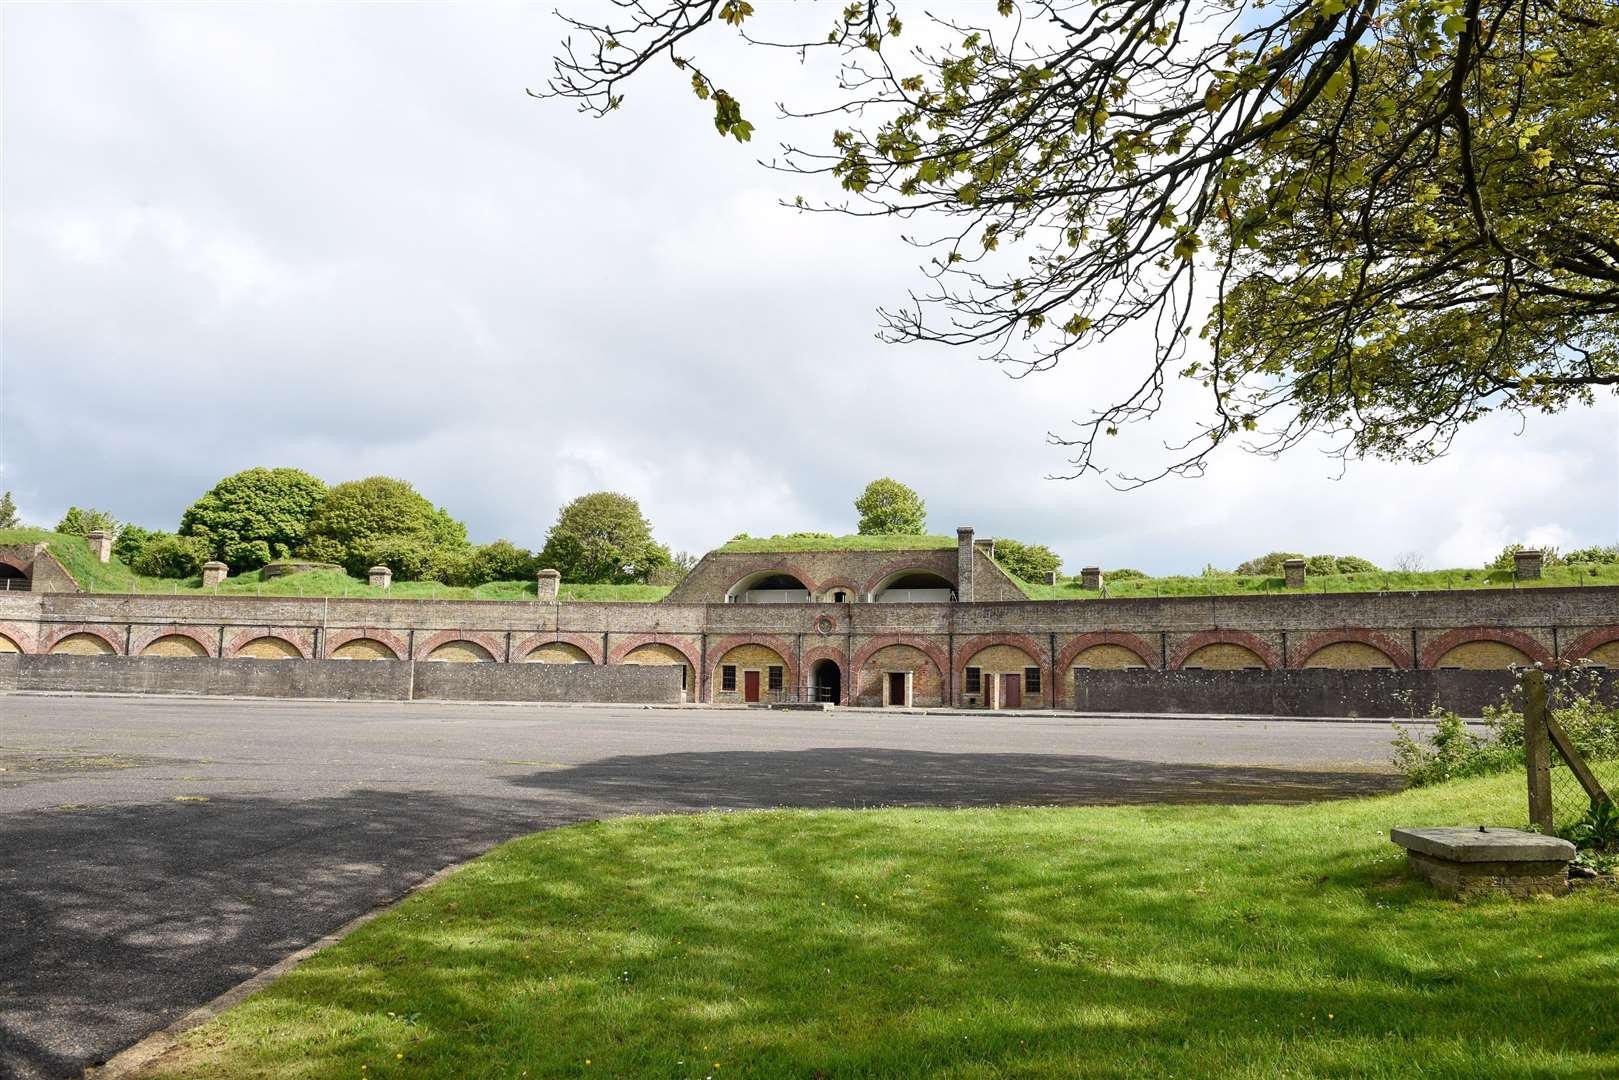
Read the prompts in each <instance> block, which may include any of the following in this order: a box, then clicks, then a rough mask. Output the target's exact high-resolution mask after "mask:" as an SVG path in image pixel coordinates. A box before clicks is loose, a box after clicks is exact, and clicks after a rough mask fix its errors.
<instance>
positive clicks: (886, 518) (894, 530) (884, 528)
mask: <svg viewBox="0 0 1619 1080" xmlns="http://www.w3.org/2000/svg"><path fill="white" fill-rule="evenodd" d="M854 508H855V510H857V511H859V513H860V525H859V527H858V528H857V529H856V531H857V532H859V533H860V535H861V536H873V535H877V536H896V535H917V536H920V535H921V534H922V533H925V532H927V531H928V508H927V503H925V502H923V501H922V496H920V495H918V494H917V493H916V492H915V491H913V490H911V489H910V488H908V487H906V486H905V485H904V484H902V483H900V482H899V481H898V480H893V479H890V478H889V477H886V476H885V477H883V478H882V479H880V480H873V481H872V482H871V483H869V484H867V485H866V490H865V491H863V492H861V493H860V498H858V499H856V500H855V501H854Z"/></svg>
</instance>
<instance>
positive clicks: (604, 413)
mask: <svg viewBox="0 0 1619 1080" xmlns="http://www.w3.org/2000/svg"><path fill="white" fill-rule="evenodd" d="M0 19H3V22H4V25H3V30H4V139H3V151H4V166H3V169H4V175H3V179H4V267H3V270H4V283H3V288H4V295H3V300H4V328H3V342H0V344H3V348H4V356H3V361H4V364H3V374H4V384H3V388H0V423H3V430H0V466H3V473H0V487H6V488H10V489H12V490H13V491H14V492H15V493H16V497H17V501H18V503H19V504H20V506H21V509H22V511H23V514H24V517H25V518H26V519H28V520H30V521H31V522H35V523H41V524H47V525H48V524H52V523H54V522H55V520H56V519H57V517H58V516H59V515H60V514H61V512H62V510H63V509H65V508H66V507H67V506H68V505H69V504H71V503H76V504H79V505H93V506H97V507H101V508H104V509H107V510H110V511H112V512H114V513H115V514H117V515H118V516H119V517H121V518H124V519H126V520H130V521H135V522H138V523H140V524H143V525H146V526H149V527H161V528H173V527H174V526H175V525H176V524H177V522H178V519H179V515H180V513H181V511H182V510H183V509H184V508H185V507H186V505H187V504H188V503H190V502H191V500H192V499H194V498H195V497H196V496H197V495H198V494H199V493H201V492H202V491H203V490H205V489H206V488H207V487H208V486H209V485H211V484H212V483H213V482H214V481H215V480H217V479H218V478H219V477H221V476H223V475H225V474H226V473H229V472H233V471H235V470H238V469H242V468H248V467H251V466H254V465H294V466H298V467H300V468H304V469H308V470H309V471H311V472H313V473H315V474H316V475H318V476H320V477H322V478H324V479H325V480H327V481H328V482H337V481H340V480H345V479H353V478H357V477H362V476H368V475H372V474H375V473H388V474H391V475H395V476H400V477H404V478H406V479H408V480H410V481H411V482H412V483H414V484H415V485H416V486H417V487H418V488H419V489H420V490H421V491H422V492H423V493H425V494H426V495H427V496H428V497H429V498H431V499H433V500H434V501H435V502H437V503H439V504H442V505H443V506H445V507H446V508H447V509H449V510H450V511H451V512H452V513H453V514H455V515H456V516H457V517H459V518H462V519H463V520H465V521H466V522H467V524H468V526H469V528H470V531H471V534H472V537H473V539H474V540H477V541H487V540H493V539H495V538H496V537H507V538H509V539H511V540H513V541H515V542H517V543H520V544H523V545H526V546H531V547H538V546H539V545H540V544H541V543H542V542H543V539H544V535H545V531H546V529H547V528H548V526H549V525H550V524H551V522H552V521H553V520H554V518H555V516H556V512H557V509H558V507H559V506H560V505H561V503H563V502H564V501H566V500H567V499H569V498H571V497H573V496H575V495H579V494H582V493H584V492H587V491H593V490H599V489H602V488H610V489H615V490H619V491H624V492H626V493H628V494H631V495H633V496H635V497H636V498H638V499H640V501H641V504H642V506H643V508H644V509H645V510H646V512H647V514H648V516H649V517H650V518H651V519H652V521H653V523H654V526H655V529H656V532H657V534H658V536H659V537H660V538H661V539H663V540H664V541H666V542H668V543H669V544H671V545H672V546H673V547H675V548H677V549H689V550H692V551H699V552H700V551H703V550H706V549H707V548H709V547H712V546H714V545H715V544H718V543H720V542H723V541H724V540H725V539H726V538H728V537H730V536H731V535H733V534H735V533H737V532H743V531H746V532H750V533H753V534H754V535H768V534H770V533H775V532H787V531H792V530H797V529H813V530H824V531H835V532H850V531H853V527H854V524H855V514H854V511H853V509H852V508H851V506H850V502H851V500H852V499H853V498H854V497H855V495H856V494H858V492H859V490H860V488H861V487H862V486H863V485H864V484H865V482H866V481H868V480H870V479H872V478H874V477H876V476H880V475H891V476H894V477H896V478H898V479H900V480H903V481H905V482H906V483H908V484H910V485H912V486H913V487H915V488H917V489H918V490H919V491H920V492H921V493H922V494H923V496H924V497H925V498H926V499H927V502H928V508H929V518H930V525H931V526H932V529H933V531H936V532H949V531H951V530H952V529H954V527H955V526H957V525H960V524H972V525H975V526H977V527H978V529H979V531H980V534H981V535H1001V536H1014V537H1018V538H1021V539H1025V540H1029V541H1041V542H1045V543H1049V544H1051V545H1052V546H1053V547H1054V548H1056V549H1057V551H1058V552H1059V553H1060V554H1061V555H1062V556H1063V557H1064V559H1065V563H1066V566H1067V567H1068V569H1070V570H1077V569H1078V568H1079V567H1080V566H1081V565H1083V564H1089V563H1101V564H1104V565H1107V566H1110V567H1119V566H1127V565H1128V566H1137V567H1140V568H1142V569H1146V570H1148V571H1152V572H1170V571H1191V572H1195V571H1197V570H1198V569H1200V568H1201V567H1202V566H1203V565H1204V564H1205V563H1210V562H1212V563H1215V564H1217V565H1223V566H1229V565H1232V564H1234V563H1236V562H1237V561H1239V560H1241V559H1243V558H1245V557H1248V556H1250V555H1253V554H1256V553H1259V552H1263V551H1267V550H1272V549H1276V548H1284V549H1292V550H1301V551H1306V552H1334V553H1356V554H1360V555H1364V556H1366V557H1369V558H1372V559H1374V560H1378V561H1382V562H1392V561H1393V560H1395V559H1396V558H1397V557H1398V556H1399V555H1400V554H1401V553H1402V552H1405V551H1410V550H1415V551H1419V552H1421V553H1422V554H1423V555H1424V557H1425V558H1426V561H1427V564H1428V565H1429V566H1443V565H1467V564H1477V563H1478V562H1480V561H1481V560H1483V559H1485V558H1487V557H1488V556H1489V555H1491V554H1493V553H1494V552H1495V551H1498V550H1499V549H1500V548H1501V546H1502V545H1503V544H1505V543H1507V542H1509V541H1513V540H1520V539H1522V540H1528V541H1531V542H1540V543H1558V544H1561V545H1563V546H1564V547H1570V546H1580V545H1584V544H1591V543H1612V542H1614V540H1615V538H1616V536H1619V479H1616V472H1619V471H1616V468H1615V466H1616V457H1619V408H1616V403H1615V401H1614V399H1613V398H1612V397H1611V396H1610V397H1607V398H1604V399H1603V400H1602V401H1601V402H1600V404H1599V405H1598V406H1597V407H1596V408H1594V409H1590V410H1580V411H1577V412H1574V413H1570V414H1566V415H1564V416H1562V417H1558V418H1554V419H1551V420H1545V419H1539V418H1537V419H1536V420H1534V421H1532V422H1531V424H1530V426H1529V427H1528V428H1527V429H1526V430H1525V432H1524V433H1523V434H1521V435H1520V434H1519V426H1518V424H1517V422H1516V421H1515V420H1513V419H1509V418H1503V419H1500V420H1497V421H1491V422H1488V423H1481V424H1479V425H1476V426H1475V427H1474V428H1473V429H1472V430H1470V431H1469V432H1468V433H1467V434H1466V435H1465V436H1464V437H1463V438H1462V439H1461V440H1460V441H1459V442H1458V444H1457V445H1456V447H1455V450H1454V453H1453V454H1452V455H1451V456H1450V457H1449V458H1448V459H1446V460H1444V461H1441V462H1439V463H1436V464H1432V465H1428V466H1420V467H1414V466H1391V465H1387V464H1381V463H1359V464H1352V465H1351V466H1350V468H1349V470H1348V472H1347V473H1346V474H1345V475H1343V476H1342V478H1337V477H1338V474H1339V468H1338V465H1337V463H1336V462H1335V461H1333V460H1330V459H1327V458H1325V457H1323V456H1321V455H1320V454H1319V453H1317V452H1313V451H1311V450H1309V449H1303V450H1299V451H1296V452H1294V453H1293V454H1292V455H1291V456H1289V457H1288V458H1286V459H1284V460H1282V461H1280V462H1271V461H1266V460H1261V459H1256V458H1253V457H1247V456H1244V455H1240V454H1236V453H1229V454H1226V455H1224V456H1222V457H1220V458H1218V459H1216V463H1215V465H1214V467H1213V468H1212V469H1211V470H1210V472H1209V474H1208V475H1207V476H1206V477H1205V478H1203V479H1201V480H1195V481H1187V480H1174V481H1166V482H1163V483H1160V484H1157V485H1154V486H1153V487H1151V488H1149V489H1146V490H1141V491H1135V492H1130V493H1120V492H1115V491H1112V490H1110V489H1109V488H1108V487H1107V486H1106V485H1105V484H1104V483H1103V482H1102V481H1100V480H1096V479H1087V480H1083V481H1053V480H1048V479H1046V477H1047V476H1048V475H1050V474H1053V473H1059V472H1061V471H1063V470H1064V468H1065V466H1066V462H1065V458H1064V455H1063V452H1062V451H1061V450H1060V449H1057V448H1053V447H1050V446H1048V445H1047V442H1046V432H1047V431H1049V430H1062V429H1063V428H1065V427H1066V426H1067V425H1068V423H1069V421H1070V420H1071V419H1072V418H1074V417H1078V416H1082V415H1083V414H1084V413H1085V411H1086V410H1087V409H1088V408H1089V407H1091V406H1093V405H1095V404H1098V403H1099V402H1100V400H1101V399H1102V397H1104V396H1105V395H1106V393H1107V392H1108V388H1109V387H1111V386H1114V385H1117V384H1118V382H1117V380H1118V379H1120V378H1122V377H1125V376H1127V375H1129V374H1130V373H1132V372H1135V371H1137V370H1139V369H1138V366H1137V365H1139V363H1140V362H1141V361H1142V359H1143V358H1144V355H1145V352H1144V349H1143V346H1142V345H1141V343H1140V342H1139V341H1137V342H1131V341H1128V340H1122V339H1121V340H1116V341H1114V342H1112V343H1109V344H1108V345H1107V346H1105V347H1102V348H1099V349H1096V350H1094V351H1093V352H1091V353H1089V354H1087V355H1086V356H1085V357H1084V358H1083V359H1082V361H1080V362H1077V363H1075V362H1071V363H1069V364H1067V365H1065V366H1064V367H1063V368H1061V369H1059V370H1058V371H1056V372H1054V373H1051V374H1045V375H1039V376H1035V377H1032V378H1030V379H1027V380H1024V381H1022V382H1013V381H1011V380H1009V379H1008V378H1007V377H1006V376H1005V374H1004V373H1003V372H1002V371H1000V370H998V369H996V368H995V367H993V366H992V365H989V364H985V363H983V362H981V361H979V360H978V359H976V357H975V356H973V355H971V354H968V353H965V352H960V351H951V350H947V349H942V348H922V347H910V348H896V347H893V346H884V345H881V344H879V343H877V342H876V341H875V340H873V336H872V335H873V331H874V330H875V328H876V319H875V317H874V308H875V307H876V306H877V305H878V304H880V303H883V302H892V301H895V300H898V299H901V298H903V296H904V294H905V291H906V289H907V288H909V287H911V286H912V285H914V284H916V283H917V281H918V278H917V275H916V272H915V269H914V267H915V264H916V262H917V259H916V257H915V254H914V253H913V252H911V251H909V250H907V249H905V248H904V247H903V246H901V245H899V244H898V243H897V242H896V241H895V239H894V235H893V233H892V232H891V231H890V230H887V229H886V228H884V227H883V226H880V225H878V226H873V225H872V224H870V223H862V222H859V221H851V220H844V219H839V218H832V217H825V216H811V215H801V214H797V213H794V212H792V211H790V210H785V209H781V208H780V207H778V205H777V200H778V199H779V198H782V197H789V198H790V197H791V196H792V195H795V194H799V193H801V192H802V193H804V194H806V195H809V196H812V197H813V196H815V195H823V196H825V195H831V194H834V193H833V192H830V191H827V190H824V189H817V187H816V186H815V185H814V184H813V183H809V182H804V181H800V182H798V183H792V182H790V181H789V179H788V178H785V177H781V176H779V175H775V174H772V173H769V172H767V171H765V170H763V169H761V168H760V167H759V166H758V165H757V164H755V160H756V158H758V157H759V156H761V155H768V154H770V153H771V152H772V148H773V147H774V145H775V144H776V143H777V142H779V141H780V140H782V139H788V138H793V139H797V140H799V141H803V140H804V138H805V135H806V133H805V132H803V131H802V130H796V131H795V130H794V128H793V125H790V124H787V123H784V122H780V121H775V120H773V119H772V117H771V110H770V109H769V108H768V107H767V103H768V102H770V101H773V100H775V99H776V98H778V97H781V96H784V95H785V96H791V95H794V94H797V95H799V98H798V100H803V95H806V94H808V95H813V96H814V99H815V100H822V99H824V98H825V97H826V94H827V85H826V82H825V80H826V78H827V76H828V75H829V73H830V71H829V69H827V68H825V67H815V66H812V67H810V68H806V69H800V68H799V66H798V65H797V64H796V62H791V61H787V60H785V59H784V58H783V55H782V54H780V53H772V54H764V55H748V54H747V53H746V52H743V51H741V50H733V49H723V48H722V49H720V50H718V51H713V50H711V51H710V53H709V54H708V55H709V56H711V57H712V59H713V62H715V63H719V64H721V65H722V66H721V67H720V69H719V70H720V74H721V76H722V81H723V82H725V83H727V85H728V86H729V88H731V89H732V90H734V91H735V92H736V93H737V94H738V96H739V97H741V98H742V100H743V101H744V104H745V105H746V106H747V107H748V112H749V115H750V116H751V117H752V118H753V119H754V120H755V122H756V123H757V125H758V130H757V131H756V133H755V138H754V142H753V143H752V144H751V145H750V146H749V147H742V146H739V145H737V144H736V143H734V142H731V141H729V140H722V139H720V138H719V137H718V136H717V135H716V134H715V133H714V130H713V127H712V125H711V123H710V121H709V116H708V114H707V113H706V111H705V107H704V106H703V105H702V104H701V103H699V102H697V101H696V100H695V99H694V98H693V97H692V96H691V95H690V93H689V91H687V90H685V89H684V88H683V87H682V86H681V82H680V80H679V78H678V76H677V75H675V74H674V73H673V72H664V71H661V70H659V71H655V72H653V76H652V78H650V79H648V80H647V81H646V82H645V83H644V84H641V85H632V86H631V87H630V88H629V93H628V98H627V100H626V102H625V105H624V108H623V110H622V111H621V112H620V113H618V114H616V115H614V116H613V117H611V118H609V119H607V120H594V119H590V118H587V117H584V116H581V115H579V114H577V113H576V112H574V111H573V110H572V108H571V107H570V106H569V105H567V104H565V103H561V102H555V101H538V100H534V99H532V98H530V97H528V96H526V95H525V94H524V88H525V87H529V86H539V85H541V84H542V83H543V81H544V79H545V76H546V74H547V73H548V71H549V56H550V54H551V51H552V50H553V48H554V47H555V44H556V42H557V40H558V38H559V36H560V29H559V27H558V25H557V23H556V21H555V19H554V18H553V17H552V16H551V15H550V13H549V11H548V10H547V9H545V8H518V7H508V6H492V5H491V6H461V5H457V6H427V5H390V4H344V5H325V6H319V5H297V6H269V5H264V6H259V5H249V4H206V5H204V4H187V5H174V6H165V5H159V4H142V5H132V4H117V5H115V4H76V5H56V4H52V5H47V4H32V5H29V4H18V3H12V4H6V5H4V6H3V8H0ZM750 91H751V92H750ZM1179 430H1180V429H1178V428H1177V427H1176V426H1175V417H1174V416H1169V417H1166V418H1165V421H1164V423H1163V424H1162V425H1155V426H1154V427H1152V428H1150V429H1147V430H1146V431H1145V432H1136V433H1133V435H1134V436H1135V437H1134V441H1132V442H1128V443H1126V444H1125V445H1124V446H1122V447H1121V449H1120V452H1119V454H1117V455H1116V456H1115V457H1114V458H1113V459H1112V460H1113V462H1114V463H1115V464H1118V465H1120V466H1122V467H1124V468H1125V469H1126V470H1127V471H1128V470H1130V469H1132V468H1136V469H1142V468H1146V467H1148V465H1149V464H1150V458H1151V450H1152V447H1153V445H1154V440H1159V441H1161V440H1163V439H1167V438H1170V437H1172V436H1173V435H1175V434H1177V433H1178V432H1179Z"/></svg>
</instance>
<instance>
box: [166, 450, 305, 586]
mask: <svg viewBox="0 0 1619 1080" xmlns="http://www.w3.org/2000/svg"><path fill="white" fill-rule="evenodd" d="M325 495H326V485H325V483H323V482H322V481H321V480H319V479H317V478H315V477H313V476H311V475H309V474H308V473H306V472H304V471H303V470H302V469H247V470H246V471H244V472H239V473H235V474H233V475H231V476H227V477H225V478H224V479H223V480H221V481H220V482H219V483H217V484H215V485H214V486H213V487H212V488H210V489H209V490H208V492H207V493H206V494H204V495H203V496H202V498H200V499H198V500H197V501H196V502H194V503H192V504H191V506H190V507H188V508H187V509H186V512H185V513H184V514H183V515H182V516H181V518H180V535H181V536H195V537H197V538H198V539H200V540H202V541H203V542H204V543H205V544H207V546H208V549H209V551H210V552H211V553H212V557H213V558H216V559H218V560H220V561H221V562H223V563H225V564H227V565H228V566H229V567H230V568H231V570H232V571H245V570H257V569H258V568H259V567H261V566H263V565H264V564H265V563H267V562H270V561H271V560H274V559H285V558H286V557H288V556H289V555H291V554H292V552H293V551H294V550H295V549H297V548H298V547H299V546H300V545H301V544H302V543H303V542H304V536H305V534H306V533H307V532H308V529H309V519H310V516H311V515H312V514H313V513H314V512H315V508H316V507H317V506H319V505H320V502H321V499H322V498H323V497H324V496H325Z"/></svg>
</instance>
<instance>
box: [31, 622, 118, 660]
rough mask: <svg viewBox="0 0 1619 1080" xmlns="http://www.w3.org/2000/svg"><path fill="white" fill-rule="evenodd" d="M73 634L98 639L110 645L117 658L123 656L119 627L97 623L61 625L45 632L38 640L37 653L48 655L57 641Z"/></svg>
mask: <svg viewBox="0 0 1619 1080" xmlns="http://www.w3.org/2000/svg"><path fill="white" fill-rule="evenodd" d="M74 634H89V635H90V636H92V637H98V638H100V639H101V640H102V641H105V642H106V643H107V644H108V645H111V646H112V651H113V652H115V653H117V654H118V655H119V656H122V655H124V641H123V638H124V635H123V631H122V630H121V629H120V628H119V627H116V626H108V625H105V624H99V623H63V624H61V625H59V626H57V627H56V628H55V629H53V630H47V631H46V632H45V636H44V637H42V638H40V639H39V651H40V652H42V653H48V652H50V651H51V647H52V646H54V645H55V644H56V643H57V642H58V641H61V640H62V639H63V638H67V637H72V636H73V635H74Z"/></svg>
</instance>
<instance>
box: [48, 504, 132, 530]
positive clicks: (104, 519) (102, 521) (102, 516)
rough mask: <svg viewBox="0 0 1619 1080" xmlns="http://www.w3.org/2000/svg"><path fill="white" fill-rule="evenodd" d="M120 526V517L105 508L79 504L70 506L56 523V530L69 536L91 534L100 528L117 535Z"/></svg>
mask: <svg viewBox="0 0 1619 1080" xmlns="http://www.w3.org/2000/svg"><path fill="white" fill-rule="evenodd" d="M120 528H122V526H121V525H120V524H119V521H118V519H117V518H115V517H113V516H112V515H111V514H109V513H107V512H106V511H105V510H95V509H92V508H90V507H82V508H81V507H78V506H70V507H68V508H67V513H65V514H63V515H62V520H61V521H58V522H57V523H56V531H57V532H59V533H63V534H64V535H67V536H89V535H90V534H91V533H93V532H95V531H96V530H98V529H99V530H101V531H102V532H109V533H113V534H114V535H116V534H117V533H118V530H119V529H120Z"/></svg>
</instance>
